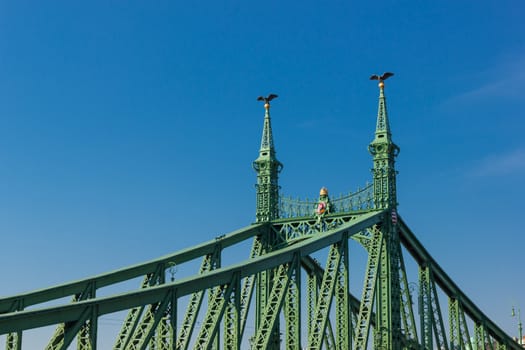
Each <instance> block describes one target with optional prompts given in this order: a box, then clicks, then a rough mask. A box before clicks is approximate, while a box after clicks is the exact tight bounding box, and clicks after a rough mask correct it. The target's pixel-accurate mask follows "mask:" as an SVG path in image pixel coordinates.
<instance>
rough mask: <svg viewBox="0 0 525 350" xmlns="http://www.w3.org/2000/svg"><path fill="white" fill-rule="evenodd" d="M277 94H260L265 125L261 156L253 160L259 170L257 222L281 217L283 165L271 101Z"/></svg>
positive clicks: (255, 167)
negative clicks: (278, 158) (278, 157)
mask: <svg viewBox="0 0 525 350" xmlns="http://www.w3.org/2000/svg"><path fill="white" fill-rule="evenodd" d="M276 97H277V95H274V94H270V95H269V96H268V97H262V96H260V97H259V98H257V100H258V101H264V109H265V114H264V126H263V133H262V139H261V148H260V150H259V157H258V158H257V159H256V160H255V161H254V162H253V168H254V169H255V171H256V172H257V185H256V189H257V209H256V219H257V222H264V221H271V220H274V219H277V218H278V217H279V183H278V174H279V173H280V172H281V170H282V168H283V165H282V163H281V162H279V161H278V160H277V158H276V156H275V153H276V152H275V148H274V144H273V135H272V124H271V119H270V101H271V100H273V99H274V98H276Z"/></svg>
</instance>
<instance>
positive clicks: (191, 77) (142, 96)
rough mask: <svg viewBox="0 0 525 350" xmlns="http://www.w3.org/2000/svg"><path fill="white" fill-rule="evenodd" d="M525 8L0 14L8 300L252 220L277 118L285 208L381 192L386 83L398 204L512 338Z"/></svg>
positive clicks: (44, 7) (292, 7) (399, 4)
mask: <svg viewBox="0 0 525 350" xmlns="http://www.w3.org/2000/svg"><path fill="white" fill-rule="evenodd" d="M523 10H525V5H524V3H523V2H522V1H518V0H516V1H498V2H496V1H485V0H482V1H476V2H474V1H440V2H435V1H417V2H415V1H382V2H380V3H378V2H368V3H367V2H355V1H331V2H325V3H323V4H321V3H320V2H318V1H308V0H306V1H301V2H288V3H285V2H282V1H271V0H269V1H264V2H252V3H248V2H245V1H226V2H214V1H200V2H195V3H188V2H184V3H183V2H177V1H157V2H154V3H153V2H139V1H128V2H117V1H90V2H84V3H79V2H70V1H55V2H52V3H50V2H37V1H16V2H14V1H13V2H6V1H0V26H1V30H0V232H1V235H2V238H3V240H2V241H3V244H2V245H3V253H2V256H1V258H0V261H1V266H2V267H1V268H0V269H1V272H2V278H3V281H4V282H3V283H2V287H1V290H0V295H10V294H14V293H19V292H23V291H27V290H32V289H37V288H41V287H45V286H49V285H52V284H57V283H63V282H66V281H70V280H73V279H79V278H81V277H86V276H90V275H93V274H97V273H101V272H104V271H108V270H112V269H115V268H118V267H122V266H127V265H130V264H134V263H137V262H141V261H144V260H148V259H151V258H154V257H156V256H159V255H162V254H166V253H169V252H172V251H175V250H178V249H182V248H185V247H188V246H191V245H193V244H196V243H199V242H202V241H204V240H207V239H210V238H213V237H215V236H217V235H219V234H223V233H226V232H229V231H232V230H234V229H237V228H239V227H242V226H245V225H248V224H250V223H251V222H253V220H254V213H255V210H254V206H255V190H254V183H255V181H256V178H255V173H254V171H253V170H252V169H251V162H252V161H253V160H254V159H255V158H256V157H257V155H258V148H259V145H260V135H261V129H262V121H263V119H262V118H263V115H264V110H263V108H262V106H261V104H260V103H258V102H257V101H256V100H255V99H256V97H257V96H259V95H262V94H267V93H270V92H273V93H276V94H279V98H278V99H277V100H275V102H274V103H273V104H272V106H273V107H272V123H273V131H274V139H275V144H276V147H277V152H278V154H277V155H278V158H279V160H280V161H281V162H282V163H284V170H283V172H282V175H281V177H280V184H281V186H282V192H283V193H284V194H286V195H294V196H301V197H306V196H308V197H310V198H312V197H314V196H315V195H316V193H317V191H318V189H319V188H320V187H321V186H327V187H328V188H329V189H330V190H331V192H332V193H340V192H348V191H350V190H354V189H356V188H357V187H358V186H362V185H363V184H364V183H365V182H366V181H367V180H369V179H370V171H369V169H370V168H371V165H372V162H371V157H370V156H369V154H368V153H367V151H366V147H367V145H368V143H369V142H370V141H371V140H372V139H373V132H374V128H375V116H376V112H377V95H378V91H377V86H376V83H375V82H370V81H368V77H369V76H370V74H373V73H382V72H384V71H392V72H394V73H395V76H394V77H393V78H391V79H390V80H388V81H387V87H386V94H387V99H388V110H389V116H390V121H391V127H392V131H393V138H394V141H395V142H396V143H397V144H398V145H399V146H400V148H401V153H400V155H399V157H398V162H397V164H396V166H397V169H398V170H399V177H398V191H399V202H400V207H399V212H400V214H401V215H402V216H403V218H404V219H405V220H406V221H407V222H408V223H409V225H410V226H411V228H412V229H413V231H414V232H415V233H416V234H417V236H418V237H419V239H420V240H421V241H422V242H423V244H424V245H425V246H426V248H427V249H428V250H429V251H430V252H431V254H432V255H433V256H434V257H435V258H436V260H437V261H438V262H439V263H440V264H441V266H442V267H443V268H444V269H445V270H446V271H447V272H448V273H449V275H450V276H451V277H452V278H453V279H454V280H455V281H456V282H457V284H458V285H459V286H460V287H461V288H463V290H464V291H465V292H466V293H467V294H468V295H469V296H470V297H471V298H472V299H473V301H474V302H476V304H477V305H478V306H479V307H480V308H481V309H482V310H484V311H485V312H486V313H487V314H488V315H489V316H491V317H492V318H493V319H494V321H496V322H497V323H498V324H500V325H501V326H502V327H503V328H504V329H505V330H506V331H508V332H514V333H515V330H516V320H515V319H512V318H510V308H511V306H512V305H513V304H516V305H521V308H523V310H524V312H525V296H524V293H523V290H524V289H525V278H524V276H523V264H524V261H525V258H524V255H523V252H524V250H523V247H524V246H525V238H524V237H525V232H524V228H523V220H522V218H523V217H524V214H523V210H522V208H523V198H525V186H524V184H523V179H524V178H525V177H524V176H525V139H524V138H523V133H524V132H525V119H524V115H523V107H522V104H523V98H522V91H523V90H524V88H525V69H524V68H523V67H524V66H525V30H524V29H523V21H522V14H523Z"/></svg>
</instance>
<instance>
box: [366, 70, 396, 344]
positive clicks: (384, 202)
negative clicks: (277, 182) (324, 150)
mask: <svg viewBox="0 0 525 350" xmlns="http://www.w3.org/2000/svg"><path fill="white" fill-rule="evenodd" d="M391 75H393V74H392V73H385V74H383V75H382V76H377V75H373V76H372V77H371V79H374V80H379V106H378V112H377V124H376V131H375V138H374V140H373V141H372V142H371V143H370V145H369V146H368V150H369V152H370V154H371V155H372V156H373V160H374V167H373V169H372V175H373V183H374V206H375V209H389V210H388V211H387V213H389V214H388V217H386V218H385V220H384V221H383V224H382V225H381V231H382V233H383V241H382V244H381V250H380V251H381V253H380V260H379V261H380V265H379V276H377V287H376V288H377V294H376V327H375V328H374V348H375V349H385V350H386V349H388V350H397V349H401V348H402V341H401V337H400V335H401V288H400V274H399V272H400V269H401V266H400V256H401V245H400V241H399V233H398V231H397V211H396V207H397V195H396V174H397V172H396V170H395V166H394V164H395V157H396V156H397V155H398V153H399V147H398V146H397V145H396V144H395V143H394V142H393V141H392V134H391V132H390V124H389V121H388V113H387V108H386V98H385V82H384V80H385V79H387V78H388V77H390V76H391Z"/></svg>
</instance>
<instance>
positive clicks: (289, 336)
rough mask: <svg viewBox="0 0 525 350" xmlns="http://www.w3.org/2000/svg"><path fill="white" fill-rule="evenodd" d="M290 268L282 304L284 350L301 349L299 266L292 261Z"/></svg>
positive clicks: (298, 263)
mask: <svg viewBox="0 0 525 350" xmlns="http://www.w3.org/2000/svg"><path fill="white" fill-rule="evenodd" d="M294 264H295V265H293V266H290V268H292V269H295V271H294V273H293V274H292V275H291V281H290V283H289V285H288V291H287V292H286V296H285V301H284V302H285V303H284V319H285V321H286V338H285V340H286V345H285V348H286V349H290V350H292V349H300V348H301V264H300V260H299V259H297V260H296V261H294Z"/></svg>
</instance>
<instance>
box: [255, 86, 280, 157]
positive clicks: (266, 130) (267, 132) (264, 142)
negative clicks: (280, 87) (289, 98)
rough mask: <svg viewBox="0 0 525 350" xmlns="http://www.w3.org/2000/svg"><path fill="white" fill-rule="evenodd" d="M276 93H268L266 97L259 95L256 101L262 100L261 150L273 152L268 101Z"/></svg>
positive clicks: (274, 96)
mask: <svg viewBox="0 0 525 350" xmlns="http://www.w3.org/2000/svg"><path fill="white" fill-rule="evenodd" d="M276 97H277V95H274V94H270V95H269V96H268V97H262V96H259V97H258V98H257V101H264V109H265V113H264V127H263V134H262V139H261V150H260V151H261V152H263V151H270V152H273V153H275V149H274V147H273V135H272V123H271V122H270V101H271V100H273V99H274V98H276Z"/></svg>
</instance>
